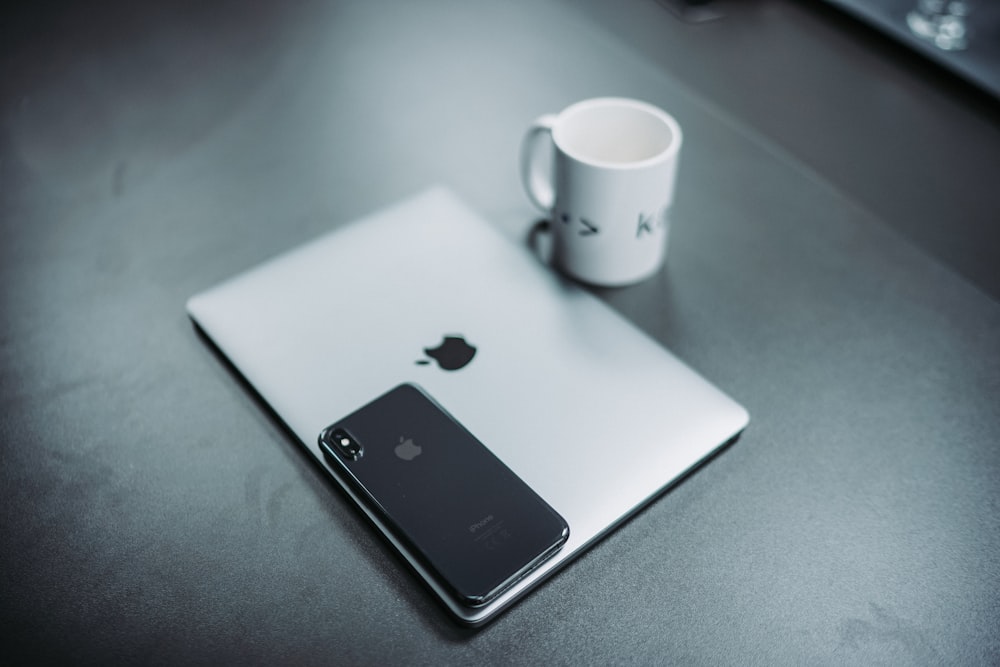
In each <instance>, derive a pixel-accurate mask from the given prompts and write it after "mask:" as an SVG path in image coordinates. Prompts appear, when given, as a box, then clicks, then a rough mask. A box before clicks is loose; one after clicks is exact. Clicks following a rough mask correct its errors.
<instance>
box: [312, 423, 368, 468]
mask: <svg viewBox="0 0 1000 667" xmlns="http://www.w3.org/2000/svg"><path fill="white" fill-rule="evenodd" d="M319 444H320V447H322V449H323V451H324V452H326V453H327V455H330V456H333V455H336V456H339V457H341V458H344V459H347V460H348V461H357V460H358V459H360V458H361V455H362V454H363V453H364V449H363V448H362V447H361V443H359V442H358V441H357V440H355V439H354V437H353V436H351V434H350V433H348V432H347V431H345V430H344V429H342V428H327V429H324V431H323V432H322V433H321V434H320V436H319Z"/></svg>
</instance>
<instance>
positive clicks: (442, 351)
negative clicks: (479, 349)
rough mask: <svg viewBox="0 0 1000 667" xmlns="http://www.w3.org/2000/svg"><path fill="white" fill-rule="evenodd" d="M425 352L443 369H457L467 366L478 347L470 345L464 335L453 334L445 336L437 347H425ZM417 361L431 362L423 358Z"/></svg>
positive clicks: (424, 364) (423, 364) (420, 362)
mask: <svg viewBox="0 0 1000 667" xmlns="http://www.w3.org/2000/svg"><path fill="white" fill-rule="evenodd" d="M424 354H426V355H427V356H428V357H430V358H431V359H433V360H434V361H436V362H437V363H438V366H440V367H441V368H442V369H444V370H446V371H457V370H458V369H460V368H465V366H467V365H468V363H469V362H470V361H472V358H473V357H474V356H476V347H475V346H474V345H469V343H467V342H466V340H465V337H464V336H460V335H451V336H444V337H443V339H442V340H441V343H440V344H439V345H438V346H437V347H425V348H424ZM417 363H418V364H420V365H421V366H426V365H428V364H429V363H431V362H429V361H427V360H426V359H421V360H419V361H417Z"/></svg>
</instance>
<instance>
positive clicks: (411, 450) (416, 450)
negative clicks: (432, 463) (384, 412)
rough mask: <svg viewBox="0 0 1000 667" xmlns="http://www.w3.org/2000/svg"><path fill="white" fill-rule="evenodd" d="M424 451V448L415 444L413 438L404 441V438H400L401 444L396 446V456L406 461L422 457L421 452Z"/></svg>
mask: <svg viewBox="0 0 1000 667" xmlns="http://www.w3.org/2000/svg"><path fill="white" fill-rule="evenodd" d="M422 451H424V448H423V447H421V446H420V445H418V444H416V443H415V442H413V438H407V439H406V440H403V436H399V444H398V445H396V456H398V457H399V458H401V459H403V460H404V461H412V460H413V459H415V458H417V457H418V456H420V452H422Z"/></svg>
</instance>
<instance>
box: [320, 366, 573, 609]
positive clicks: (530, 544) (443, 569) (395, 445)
mask: <svg viewBox="0 0 1000 667" xmlns="http://www.w3.org/2000/svg"><path fill="white" fill-rule="evenodd" d="M319 444H320V447H322V449H323V452H324V453H325V454H326V459H327V462H328V464H329V465H330V468H331V470H332V471H333V473H334V475H335V476H336V477H337V479H338V480H340V481H341V482H342V483H343V484H344V485H346V486H348V487H350V488H351V489H353V490H354V491H355V494H353V495H355V496H356V497H357V498H360V500H361V502H363V503H365V505H366V506H367V508H368V510H369V511H370V512H371V513H372V514H374V515H375V516H376V517H378V519H379V521H378V522H377V523H381V524H382V525H383V526H384V527H385V528H384V530H387V531H389V532H391V535H390V536H389V537H394V538H395V541H396V542H398V543H399V544H401V545H402V546H403V550H405V551H404V553H403V556H404V557H412V558H415V559H417V560H419V562H420V563H421V564H422V565H423V568H424V569H425V570H426V571H427V572H428V573H430V575H431V576H432V577H433V578H434V579H435V581H436V582H437V583H438V584H439V585H440V586H441V587H442V588H444V589H445V590H446V591H448V593H449V594H450V595H451V596H453V598H454V599H455V600H457V601H458V602H459V603H461V604H463V605H465V606H468V607H479V606H482V605H485V604H487V603H488V602H490V601H491V600H493V599H494V598H496V597H497V596H498V595H500V594H501V593H502V592H503V591H505V590H506V589H508V588H509V587H510V586H512V585H514V584H515V583H516V582H517V581H518V580H519V579H521V578H523V577H524V576H525V575H527V574H528V573H529V572H531V571H532V570H534V569H535V568H537V567H538V566H539V565H541V564H542V563H543V562H545V561H546V560H547V559H548V558H549V557H551V556H552V555H553V554H555V553H556V552H558V551H559V549H560V548H561V547H562V545H563V544H565V542H566V539H567V538H568V537H569V526H568V525H567V523H566V521H565V520H564V519H563V518H562V517H561V516H560V515H559V514H558V513H557V512H556V511H555V510H554V509H552V507H550V506H549V505H548V503H546V502H545V500H543V499H542V498H541V497H540V496H539V495H538V494H537V493H535V491H533V490H532V489H531V487H529V486H528V485H527V484H526V483H525V482H524V481H523V480H522V479H521V478H520V477H518V476H517V475H516V474H514V472H513V471H512V470H511V469H510V468H508V467H507V466H506V465H504V463H503V462H502V461H501V460H500V459H498V458H497V457H496V456H495V455H494V454H493V453H492V452H491V451H490V450H489V449H488V448H487V447H486V446H485V445H483V443H481V442H480V441H479V440H478V439H476V437H475V436H474V435H472V433H470V432H469V431H468V430H467V429H466V428H465V427H464V426H462V424H461V423H459V422H458V421H457V420H456V419H455V418H454V417H452V416H451V415H450V414H448V413H447V412H446V411H445V410H444V408H442V407H441V406H440V405H438V404H437V402H436V401H434V400H433V399H432V398H431V397H430V396H429V395H428V394H427V393H425V392H424V391H423V390H422V389H420V388H419V387H417V386H416V385H412V384H402V385H400V386H398V387H396V388H395V389H392V390H391V391H389V392H387V393H385V394H383V395H382V396H380V397H378V398H376V399H375V400H373V401H372V402H371V403H368V404H367V405H365V406H364V407H362V408H360V409H358V410H356V411H355V412H353V413H351V414H350V415H348V416H346V417H344V418H343V419H341V420H339V421H337V422H336V423H334V424H332V425H331V426H328V427H327V428H325V429H323V431H322V432H321V433H320V436H319ZM406 552H409V553H406Z"/></svg>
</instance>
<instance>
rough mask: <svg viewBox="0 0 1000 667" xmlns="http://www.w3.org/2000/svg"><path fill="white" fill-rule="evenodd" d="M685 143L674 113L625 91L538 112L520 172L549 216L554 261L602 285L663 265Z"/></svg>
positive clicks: (526, 141) (523, 151)
mask: <svg viewBox="0 0 1000 667" xmlns="http://www.w3.org/2000/svg"><path fill="white" fill-rule="evenodd" d="M682 141H683V137H682V134H681V129H680V126H679V125H678V124H677V121H676V120H674V118H673V117H672V116H670V115H669V114H668V113H666V112H665V111H663V110H662V109H659V108H658V107H655V106H653V105H651V104H647V103H645V102H640V101H638V100H632V99H626V98H619V97H603V98H594V99H589V100H583V101H581V102H577V103H576V104H573V105H571V106H569V107H567V108H566V109H564V110H563V111H562V112H560V113H558V114H547V115H544V116H541V117H539V118H538V119H536V120H535V121H534V123H532V125H531V127H529V129H528V131H527V133H526V134H525V137H524V141H523V143H522V146H521V165H520V166H521V180H522V182H523V184H524V190H525V192H526V193H527V195H528V198H529V199H530V200H531V201H532V203H534V204H535V206H537V207H538V208H539V209H540V210H541V211H543V212H544V213H546V214H547V215H548V216H549V218H550V220H551V225H550V229H551V235H552V264H553V265H554V266H555V267H556V268H557V269H559V270H561V271H562V272H563V273H566V274H567V275H569V276H571V277H573V278H576V279H577V280H580V281H582V282H585V283H589V284H593V285H602V286H621V285H628V284H631V283H635V282H638V281H640V280H643V279H645V278H648V277H649V276H651V275H652V274H654V273H656V271H658V270H659V269H660V267H661V266H662V265H663V260H664V257H665V255H666V243H667V231H668V226H669V219H668V214H669V210H670V206H671V204H672V203H673V199H674V183H675V179H676V173H677V161H678V157H679V155H680V148H681V143H682ZM546 144H547V145H548V147H549V152H550V153H551V160H548V161H547V160H544V159H542V158H543V155H544V153H543V152H542V148H543V147H544V146H545V145H546ZM546 166H548V167H550V168H549V169H546V168H545V167H546Z"/></svg>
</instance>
